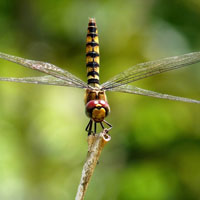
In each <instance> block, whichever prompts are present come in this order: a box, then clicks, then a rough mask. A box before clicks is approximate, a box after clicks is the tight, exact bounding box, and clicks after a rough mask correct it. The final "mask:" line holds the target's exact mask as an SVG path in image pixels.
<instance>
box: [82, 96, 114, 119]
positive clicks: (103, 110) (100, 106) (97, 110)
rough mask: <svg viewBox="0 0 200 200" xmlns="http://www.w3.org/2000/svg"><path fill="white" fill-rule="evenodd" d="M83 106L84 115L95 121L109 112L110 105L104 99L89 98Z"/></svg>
mask: <svg viewBox="0 0 200 200" xmlns="http://www.w3.org/2000/svg"><path fill="white" fill-rule="evenodd" d="M85 108H86V110H85V112H86V115H87V116H88V117H89V118H91V119H93V120H94V121H95V122H102V121H103V120H104V118H105V117H106V116H107V115H108V114H109V112H110V107H109V105H108V103H107V102H106V101H104V100H91V101H89V102H88V103H87V104H86V107H85Z"/></svg>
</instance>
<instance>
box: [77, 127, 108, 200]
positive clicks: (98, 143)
mask: <svg viewBox="0 0 200 200" xmlns="http://www.w3.org/2000/svg"><path fill="white" fill-rule="evenodd" d="M110 140H111V137H110V135H108V131H107V129H104V130H103V131H102V132H101V133H100V134H95V135H90V136H88V154H87V158H86V161H85V164H84V166H83V170H82V174H81V180H80V184H79V186H78V191H77V194H76V198H75V200H83V199H84V196H85V193H86V190H87V187H88V184H89V181H90V179H91V177H92V174H93V172H94V169H95V167H96V164H97V162H98V160H99V157H100V154H101V152H102V150H103V148H104V145H105V144H106V143H107V142H109V141H110Z"/></svg>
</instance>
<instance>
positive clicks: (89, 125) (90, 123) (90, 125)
mask: <svg viewBox="0 0 200 200" xmlns="http://www.w3.org/2000/svg"><path fill="white" fill-rule="evenodd" d="M92 124H93V121H92V119H91V120H90V121H89V123H88V125H87V126H86V128H85V130H86V131H87V132H88V135H90V134H91V133H92Z"/></svg>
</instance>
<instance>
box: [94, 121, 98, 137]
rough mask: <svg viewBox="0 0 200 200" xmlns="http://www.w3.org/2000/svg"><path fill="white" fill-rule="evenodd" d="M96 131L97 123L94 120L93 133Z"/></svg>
mask: <svg viewBox="0 0 200 200" xmlns="http://www.w3.org/2000/svg"><path fill="white" fill-rule="evenodd" d="M96 132H97V123H96V122H94V134H96Z"/></svg>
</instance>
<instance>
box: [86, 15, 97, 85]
mask: <svg viewBox="0 0 200 200" xmlns="http://www.w3.org/2000/svg"><path fill="white" fill-rule="evenodd" d="M86 42H87V43H86V67H87V79H88V84H89V85H91V86H93V87H99V38H98V31H97V26H96V21H95V19H94V18H90V19H89V23H88V33H87V40H86Z"/></svg>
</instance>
